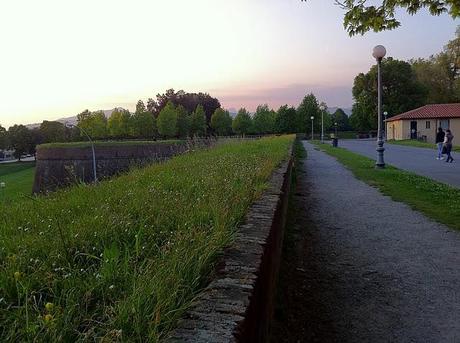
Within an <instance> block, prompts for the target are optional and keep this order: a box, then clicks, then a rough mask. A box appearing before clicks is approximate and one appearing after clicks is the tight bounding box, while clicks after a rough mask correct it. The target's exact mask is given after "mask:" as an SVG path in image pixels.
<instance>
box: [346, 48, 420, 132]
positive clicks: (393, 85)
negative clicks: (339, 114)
mask: <svg viewBox="0 0 460 343" xmlns="http://www.w3.org/2000/svg"><path fill="white" fill-rule="evenodd" d="M382 75H383V76H382V87H383V95H382V96H383V99H385V101H384V102H383V111H387V112H388V117H392V116H394V115H397V114H400V113H403V112H406V111H409V110H412V109H414V108H417V107H420V106H422V105H424V104H425V103H426V94H427V92H426V89H425V88H424V87H423V85H422V84H421V83H420V82H418V81H417V79H416V77H415V74H414V72H413V70H412V68H411V65H410V64H409V63H407V62H405V61H399V60H395V59H393V58H391V57H390V58H387V59H384V60H383V61H382ZM353 97H354V99H355V105H354V106H353V112H352V115H351V118H350V119H351V123H352V125H353V127H354V129H356V130H361V131H362V130H368V129H376V128H377V66H375V65H374V66H372V68H371V69H370V71H369V72H368V73H366V74H363V73H361V74H359V75H358V76H356V77H355V80H354V84H353Z"/></svg>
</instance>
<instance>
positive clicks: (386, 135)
mask: <svg viewBox="0 0 460 343" xmlns="http://www.w3.org/2000/svg"><path fill="white" fill-rule="evenodd" d="M387 116H388V112H387V111H385V112H383V117H384V118H385V123H384V124H385V142H386V141H387V140H388V133H387Z"/></svg>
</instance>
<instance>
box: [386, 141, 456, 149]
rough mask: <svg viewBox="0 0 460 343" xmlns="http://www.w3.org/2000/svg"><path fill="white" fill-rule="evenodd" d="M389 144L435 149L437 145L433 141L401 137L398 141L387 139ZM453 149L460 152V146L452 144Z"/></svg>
mask: <svg viewBox="0 0 460 343" xmlns="http://www.w3.org/2000/svg"><path fill="white" fill-rule="evenodd" d="M387 143H389V144H395V145H407V146H413V147H417V148H428V149H437V148H438V147H437V146H436V144H433V143H427V142H421V141H418V140H415V139H403V140H400V141H395V140H389V141H387ZM452 150H453V151H458V152H460V146H454V147H453V149H452Z"/></svg>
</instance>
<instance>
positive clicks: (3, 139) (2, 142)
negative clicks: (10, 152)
mask: <svg viewBox="0 0 460 343" xmlns="http://www.w3.org/2000/svg"><path fill="white" fill-rule="evenodd" d="M7 147H8V131H6V129H5V128H4V127H3V126H1V125H0V150H4V149H6V148H7Z"/></svg>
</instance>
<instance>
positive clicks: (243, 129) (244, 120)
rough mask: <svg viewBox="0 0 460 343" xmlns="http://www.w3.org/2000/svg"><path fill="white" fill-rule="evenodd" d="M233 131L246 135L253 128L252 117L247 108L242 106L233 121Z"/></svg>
mask: <svg viewBox="0 0 460 343" xmlns="http://www.w3.org/2000/svg"><path fill="white" fill-rule="evenodd" d="M232 129H233V131H234V132H235V133H236V134H238V135H245V134H248V133H249V132H251V130H252V118H251V116H250V114H249V112H248V111H247V110H246V109H245V108H240V110H239V111H238V113H237V114H236V117H235V119H233V123H232Z"/></svg>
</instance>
